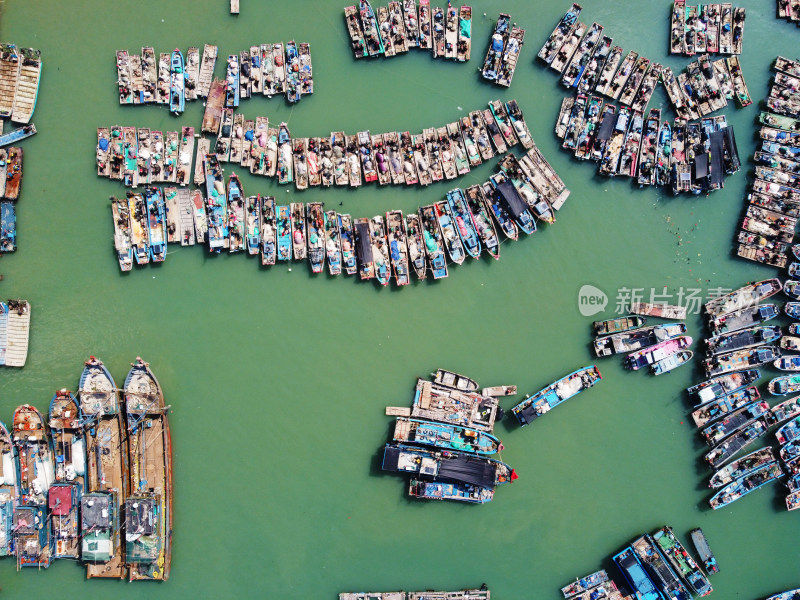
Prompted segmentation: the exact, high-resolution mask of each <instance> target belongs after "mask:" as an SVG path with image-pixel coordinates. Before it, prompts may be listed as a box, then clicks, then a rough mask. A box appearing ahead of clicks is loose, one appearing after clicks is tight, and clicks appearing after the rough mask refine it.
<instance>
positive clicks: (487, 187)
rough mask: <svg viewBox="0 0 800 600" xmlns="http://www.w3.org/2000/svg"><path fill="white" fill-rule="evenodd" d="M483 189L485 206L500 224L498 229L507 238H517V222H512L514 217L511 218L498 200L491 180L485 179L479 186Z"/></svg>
mask: <svg viewBox="0 0 800 600" xmlns="http://www.w3.org/2000/svg"><path fill="white" fill-rule="evenodd" d="M481 189H482V190H483V196H484V198H485V200H486V207H487V209H488V210H489V212H490V213H491V214H492V215H493V216H494V218H495V220H496V221H497V224H498V225H499V226H500V230H501V231H502V232H503V235H505V236H506V237H507V238H508V239H509V240H516V239H518V238H519V228H518V227H517V224H516V223H515V222H514V219H512V218H511V215H510V214H508V211H507V210H506V208H505V206H503V204H502V203H501V202H500V198H499V196H498V195H497V190H496V189H495V187H494V186H493V185H492V184H491V182H489V181H487V182H486V183H484V184H483V185H482V186H481Z"/></svg>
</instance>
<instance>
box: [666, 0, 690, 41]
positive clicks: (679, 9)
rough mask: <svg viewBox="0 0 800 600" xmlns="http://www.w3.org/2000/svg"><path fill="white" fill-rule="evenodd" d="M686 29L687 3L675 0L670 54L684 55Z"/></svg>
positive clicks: (671, 25)
mask: <svg viewBox="0 0 800 600" xmlns="http://www.w3.org/2000/svg"><path fill="white" fill-rule="evenodd" d="M685 29H686V1H685V0H675V2H674V3H673V4H672V17H671V19H670V35H669V53H670V54H683V34H684V31H685Z"/></svg>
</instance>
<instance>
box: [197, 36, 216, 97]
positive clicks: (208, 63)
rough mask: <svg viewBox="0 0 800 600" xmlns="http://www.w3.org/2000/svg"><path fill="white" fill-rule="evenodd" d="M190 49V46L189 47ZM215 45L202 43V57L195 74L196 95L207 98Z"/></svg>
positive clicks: (214, 62) (214, 59)
mask: <svg viewBox="0 0 800 600" xmlns="http://www.w3.org/2000/svg"><path fill="white" fill-rule="evenodd" d="M190 50H191V48H190ZM217 51H218V48H217V47H216V46H213V45H210V44H204V45H203V57H202V59H201V61H200V70H199V74H198V76H197V97H198V98H207V97H208V96H209V92H210V90H211V81H212V80H213V78H214V66H215V64H216V62H217Z"/></svg>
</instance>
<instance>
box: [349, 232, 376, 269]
mask: <svg viewBox="0 0 800 600" xmlns="http://www.w3.org/2000/svg"><path fill="white" fill-rule="evenodd" d="M353 237H354V242H355V253H356V257H357V259H358V274H359V276H360V278H361V280H362V281H366V280H369V279H374V278H375V263H374V260H373V256H372V234H371V232H370V224H369V219H367V218H365V217H361V218H358V219H355V221H354V222H353Z"/></svg>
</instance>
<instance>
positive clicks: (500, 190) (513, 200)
mask: <svg viewBox="0 0 800 600" xmlns="http://www.w3.org/2000/svg"><path fill="white" fill-rule="evenodd" d="M497 195H498V196H499V197H500V200H502V201H503V203H504V204H505V205H506V206H507V207H508V212H509V213H511V216H512V217H514V218H515V219H516V218H518V217H519V216H520V215H521V214H522V213H523V212H525V211H526V210H528V204H527V202H525V201H524V200H523V199H522V198H521V197H520V195H519V192H517V188H515V187H514V186H513V185H512V184H511V182H509V181H504V182H502V183H501V184H500V185H498V186H497Z"/></svg>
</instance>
